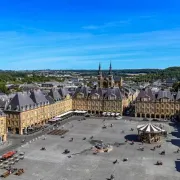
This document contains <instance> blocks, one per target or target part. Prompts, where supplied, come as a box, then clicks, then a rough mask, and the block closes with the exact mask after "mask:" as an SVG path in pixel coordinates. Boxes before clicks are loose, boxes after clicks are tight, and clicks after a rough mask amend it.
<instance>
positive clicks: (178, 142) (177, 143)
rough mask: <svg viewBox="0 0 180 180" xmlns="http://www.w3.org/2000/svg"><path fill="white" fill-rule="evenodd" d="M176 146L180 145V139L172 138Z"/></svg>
mask: <svg viewBox="0 0 180 180" xmlns="http://www.w3.org/2000/svg"><path fill="white" fill-rule="evenodd" d="M167 142H171V143H172V144H173V145H174V146H177V147H180V139H171V140H170V141H167Z"/></svg>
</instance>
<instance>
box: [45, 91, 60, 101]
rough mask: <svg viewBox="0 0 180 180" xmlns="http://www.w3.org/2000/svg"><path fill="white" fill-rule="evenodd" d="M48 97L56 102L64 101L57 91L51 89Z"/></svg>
mask: <svg viewBox="0 0 180 180" xmlns="http://www.w3.org/2000/svg"><path fill="white" fill-rule="evenodd" d="M48 95H49V96H51V97H52V98H53V99H54V100H55V101H58V100H60V99H62V96H61V95H60V94H59V92H58V90H57V89H51V90H50V92H49V93H48Z"/></svg>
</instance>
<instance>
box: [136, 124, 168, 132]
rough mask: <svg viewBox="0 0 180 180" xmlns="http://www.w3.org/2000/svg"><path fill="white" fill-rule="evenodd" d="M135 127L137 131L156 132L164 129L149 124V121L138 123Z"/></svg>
mask: <svg viewBox="0 0 180 180" xmlns="http://www.w3.org/2000/svg"><path fill="white" fill-rule="evenodd" d="M137 129H138V130H139V131H143V132H146V133H158V132H164V131H165V130H163V129H161V128H160V127H158V126H156V125H154V124H151V123H148V124H142V125H138V126H137Z"/></svg>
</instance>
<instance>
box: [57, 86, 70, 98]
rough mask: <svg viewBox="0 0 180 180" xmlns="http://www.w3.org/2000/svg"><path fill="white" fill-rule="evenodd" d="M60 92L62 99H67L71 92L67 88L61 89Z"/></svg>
mask: <svg viewBox="0 0 180 180" xmlns="http://www.w3.org/2000/svg"><path fill="white" fill-rule="evenodd" d="M58 92H59V94H60V96H61V97H62V98H65V97H66V96H67V95H68V94H69V91H68V90H67V89H66V88H60V89H59V90H58Z"/></svg>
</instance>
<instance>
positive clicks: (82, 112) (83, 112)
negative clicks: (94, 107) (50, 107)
mask: <svg viewBox="0 0 180 180" xmlns="http://www.w3.org/2000/svg"><path fill="white" fill-rule="evenodd" d="M74 112H75V113H80V114H85V113H87V111H78V110H76V111H74Z"/></svg>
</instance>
